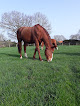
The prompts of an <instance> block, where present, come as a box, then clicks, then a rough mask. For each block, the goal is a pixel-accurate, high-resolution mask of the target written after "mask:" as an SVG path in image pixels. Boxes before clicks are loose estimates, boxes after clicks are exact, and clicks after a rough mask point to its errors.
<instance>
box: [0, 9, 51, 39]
mask: <svg viewBox="0 0 80 106" xmlns="http://www.w3.org/2000/svg"><path fill="white" fill-rule="evenodd" d="M35 24H40V25H41V26H43V27H44V28H45V29H46V30H47V31H48V32H49V33H50V32H51V25H50V24H49V22H48V19H47V17H46V16H45V15H43V14H41V13H36V14H34V15H33V16H27V15H25V14H24V13H20V12H17V11H12V12H6V13H4V14H3V15H2V17H1V22H0V27H1V28H5V29H6V30H7V32H8V35H9V37H10V38H13V39H16V32H17V29H18V28H20V27H22V26H27V27H31V26H33V25H35Z"/></svg>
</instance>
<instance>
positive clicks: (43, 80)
mask: <svg viewBox="0 0 80 106" xmlns="http://www.w3.org/2000/svg"><path fill="white" fill-rule="evenodd" d="M34 49H35V47H32V46H30V47H27V54H28V59H26V58H25V57H24V52H23V51H22V54H23V59H22V60H20V59H19V54H18V50H17V48H16V47H11V48H0V106H80V46H59V50H58V51H57V50H55V51H54V58H53V61H52V62H49V63H48V62H47V61H46V57H45V55H44V50H43V51H42V50H41V57H42V59H43V60H44V61H43V62H41V61H39V59H38V53H37V54H36V60H33V58H32V57H33V53H34Z"/></svg>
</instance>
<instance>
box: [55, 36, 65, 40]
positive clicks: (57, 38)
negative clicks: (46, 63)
mask: <svg viewBox="0 0 80 106" xmlns="http://www.w3.org/2000/svg"><path fill="white" fill-rule="evenodd" d="M54 39H56V40H57V41H63V40H66V38H65V37H64V36H63V35H54Z"/></svg>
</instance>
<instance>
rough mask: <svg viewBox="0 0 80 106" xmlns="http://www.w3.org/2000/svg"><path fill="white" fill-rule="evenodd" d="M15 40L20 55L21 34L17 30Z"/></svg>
mask: <svg viewBox="0 0 80 106" xmlns="http://www.w3.org/2000/svg"><path fill="white" fill-rule="evenodd" d="M17 40H18V52H19V53H21V50H22V40H21V32H20V31H19V29H18V30H17Z"/></svg>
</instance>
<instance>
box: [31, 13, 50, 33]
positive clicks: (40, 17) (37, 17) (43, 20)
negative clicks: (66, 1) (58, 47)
mask: <svg viewBox="0 0 80 106" xmlns="http://www.w3.org/2000/svg"><path fill="white" fill-rule="evenodd" d="M33 17H34V18H33V19H34V20H33V23H34V24H40V25H41V26H43V27H44V28H45V29H46V30H47V31H48V33H49V34H50V33H51V24H50V23H49V21H48V19H47V17H46V16H45V15H44V14H41V13H40V12H37V13H35V14H34V16H33Z"/></svg>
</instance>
